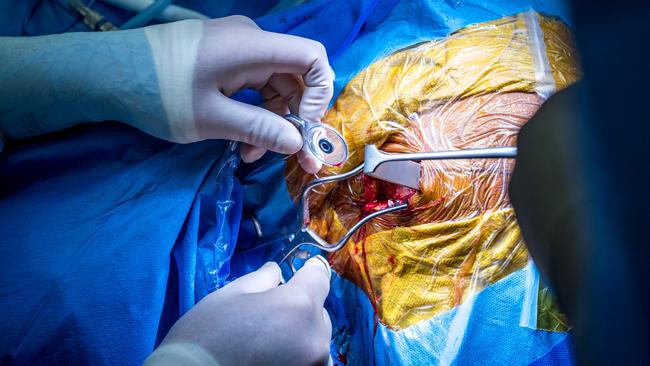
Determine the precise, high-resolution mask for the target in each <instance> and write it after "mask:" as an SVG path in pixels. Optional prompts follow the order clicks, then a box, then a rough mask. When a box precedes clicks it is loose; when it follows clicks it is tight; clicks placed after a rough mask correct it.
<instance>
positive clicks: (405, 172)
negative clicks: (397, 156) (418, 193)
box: [366, 161, 420, 190]
mask: <svg viewBox="0 0 650 366" xmlns="http://www.w3.org/2000/svg"><path fill="white" fill-rule="evenodd" d="M366 174H368V175H369V176H371V177H374V178H377V179H381V180H385V181H387V182H391V183H395V184H400V185H403V186H407V187H410V188H413V189H417V190H420V163H416V162H414V161H388V162H385V163H383V164H380V165H378V166H377V168H375V171H374V172H371V173H370V172H369V173H366Z"/></svg>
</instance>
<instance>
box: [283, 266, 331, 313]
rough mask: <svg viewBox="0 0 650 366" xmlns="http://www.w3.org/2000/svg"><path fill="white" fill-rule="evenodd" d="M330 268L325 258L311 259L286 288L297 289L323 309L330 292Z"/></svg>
mask: <svg viewBox="0 0 650 366" xmlns="http://www.w3.org/2000/svg"><path fill="white" fill-rule="evenodd" d="M330 271H331V270H330V266H329V264H328V263H327V260H326V259H325V258H323V257H321V256H320V255H319V256H316V257H312V258H310V259H309V260H308V261H307V262H305V265H304V266H303V267H302V268H301V269H300V270H299V271H298V272H296V274H295V275H294V276H293V277H292V278H291V279H290V280H289V282H287V284H286V286H288V287H292V288H297V289H299V290H300V291H302V292H303V293H305V294H307V296H309V298H310V299H311V300H312V301H313V302H314V303H315V304H317V305H318V306H320V307H322V306H323V304H324V303H325V299H326V298H327V294H328V293H329V290H330V275H331V272H330Z"/></svg>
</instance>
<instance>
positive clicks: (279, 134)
mask: <svg viewBox="0 0 650 366" xmlns="http://www.w3.org/2000/svg"><path fill="white" fill-rule="evenodd" d="M220 104H222V108H220V109H219V116H218V119H219V121H220V122H221V123H222V124H223V125H224V126H227V127H226V128H227V129H228V131H227V135H228V136H226V138H230V139H232V140H237V141H241V142H245V143H247V144H249V145H252V146H256V147H258V148H261V149H266V150H271V151H274V152H277V153H280V154H287V155H288V154H295V153H297V152H298V151H300V149H301V148H302V136H301V135H300V132H298V129H297V128H296V127H294V126H293V125H292V124H291V122H289V121H287V120H286V119H284V118H283V117H280V116H279V115H277V114H275V113H273V112H270V111H267V110H266V109H263V108H260V107H256V106H252V105H249V104H245V103H241V102H238V101H236V100H233V99H230V98H227V97H223V100H221V102H220ZM222 138H223V137H222ZM255 155H257V156H255ZM251 157H259V154H257V152H256V151H252V156H251ZM243 158H244V161H248V159H247V158H249V157H247V156H243ZM253 160H254V159H253Z"/></svg>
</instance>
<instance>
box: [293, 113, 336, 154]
mask: <svg viewBox="0 0 650 366" xmlns="http://www.w3.org/2000/svg"><path fill="white" fill-rule="evenodd" d="M284 118H285V119H286V120H287V121H289V122H291V123H292V124H293V125H294V126H295V127H296V128H297V129H298V130H299V131H300V134H301V135H302V139H303V146H304V148H305V149H306V150H307V151H309V152H310V153H311V155H312V156H314V157H315V158H316V159H318V160H319V161H321V162H322V163H323V164H325V165H330V166H338V165H341V164H343V163H345V161H346V160H347V159H348V144H347V143H346V142H345V139H343V136H341V134H340V133H339V132H338V131H337V130H336V129H334V128H333V127H332V126H329V125H326V124H322V123H317V122H308V121H306V120H304V119H302V118H300V117H298V116H297V115H295V114H287V115H286V116H284Z"/></svg>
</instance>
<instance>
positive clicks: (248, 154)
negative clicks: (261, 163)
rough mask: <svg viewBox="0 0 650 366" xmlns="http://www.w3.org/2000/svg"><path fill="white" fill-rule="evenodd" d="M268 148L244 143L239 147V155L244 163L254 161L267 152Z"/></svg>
mask: <svg viewBox="0 0 650 366" xmlns="http://www.w3.org/2000/svg"><path fill="white" fill-rule="evenodd" d="M266 151H267V150H266V149H265V148H263V147H258V146H253V145H249V144H243V145H242V146H241V148H240V149H239V155H240V156H241V159H242V160H243V161H244V163H252V162H254V161H256V160H257V159H259V158H261V157H262V156H264V154H266Z"/></svg>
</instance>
